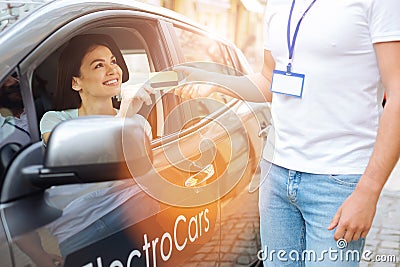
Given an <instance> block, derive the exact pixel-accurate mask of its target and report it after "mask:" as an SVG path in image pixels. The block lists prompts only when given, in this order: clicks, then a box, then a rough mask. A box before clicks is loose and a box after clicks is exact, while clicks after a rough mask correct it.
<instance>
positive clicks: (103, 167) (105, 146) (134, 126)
mask: <svg viewBox="0 0 400 267" xmlns="http://www.w3.org/2000/svg"><path fill="white" fill-rule="evenodd" d="M151 167H152V151H151V148H150V142H149V139H148V137H147V135H146V134H145V132H144V125H143V124H142V123H140V122H138V121H137V120H134V119H131V118H126V119H125V118H115V117H109V116H90V117H82V118H78V119H75V120H70V121H65V122H63V123H61V124H59V125H58V126H57V127H56V128H55V129H54V130H53V132H52V133H51V135H50V138H49V141H48V144H47V148H46V152H45V159H44V163H43V168H42V169H41V171H40V175H39V177H38V178H37V179H36V181H35V184H36V185H39V186H40V187H48V186H53V185H60V184H70V183H78V182H80V183H82V182H83V183H89V182H102V181H110V180H117V179H127V178H131V177H132V176H140V175H143V174H145V173H147V172H148V171H149V170H150V168H151Z"/></svg>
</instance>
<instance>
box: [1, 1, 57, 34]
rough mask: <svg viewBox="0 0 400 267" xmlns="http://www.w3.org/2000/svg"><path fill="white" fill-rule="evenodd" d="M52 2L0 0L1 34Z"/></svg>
mask: <svg viewBox="0 0 400 267" xmlns="http://www.w3.org/2000/svg"><path fill="white" fill-rule="evenodd" d="M49 1H50V0H21V1H20V0H5V1H1V0H0V32H3V31H4V30H5V29H7V28H9V27H10V26H11V25H12V24H13V23H14V22H16V21H17V20H20V19H21V18H23V17H25V16H26V15H28V14H29V13H31V12H32V11H33V10H35V9H37V8H38V7H40V6H42V5H44V4H45V3H46V2H49Z"/></svg>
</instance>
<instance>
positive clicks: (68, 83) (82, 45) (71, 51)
mask: <svg viewBox="0 0 400 267" xmlns="http://www.w3.org/2000/svg"><path fill="white" fill-rule="evenodd" d="M97 45H102V46H105V47H108V49H110V51H111V53H113V55H114V56H115V58H116V59H117V63H118V65H119V66H120V68H121V69H122V82H126V81H127V80H128V79H129V72H128V68H127V66H126V63H125V60H124V58H123V56H122V54H121V51H120V49H119V48H118V46H117V44H116V43H115V42H114V40H113V39H112V38H111V37H110V36H108V35H105V34H85V35H78V36H75V37H73V38H72V39H71V40H70V41H69V42H68V44H67V46H66V47H65V48H64V49H63V51H62V53H61V55H60V57H59V60H58V68H57V88H56V93H55V101H54V110H66V109H75V108H79V107H80V105H81V98H80V96H79V92H77V91H75V90H74V89H72V77H80V67H81V64H82V60H83V57H84V56H85V55H86V53H87V52H89V51H90V49H91V48H92V47H93V46H97Z"/></svg>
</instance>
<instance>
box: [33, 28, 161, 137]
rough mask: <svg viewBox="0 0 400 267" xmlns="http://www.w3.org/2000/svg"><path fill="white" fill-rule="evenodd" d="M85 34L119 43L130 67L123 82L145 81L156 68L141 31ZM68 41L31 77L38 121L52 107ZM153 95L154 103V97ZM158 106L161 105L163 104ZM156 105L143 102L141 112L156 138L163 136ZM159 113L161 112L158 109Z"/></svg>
mask: <svg viewBox="0 0 400 267" xmlns="http://www.w3.org/2000/svg"><path fill="white" fill-rule="evenodd" d="M85 33H102V34H107V35H109V36H110V37H111V38H112V39H113V40H114V41H115V42H116V43H117V45H118V47H119V48H120V50H121V51H122V54H123V56H124V59H125V62H126V64H127V66H128V69H129V74H130V75H129V76H130V78H129V80H128V81H127V82H125V83H124V84H126V85H129V84H138V83H143V82H145V81H146V80H147V79H148V77H149V73H150V72H152V71H154V65H153V62H152V58H151V56H150V53H149V48H148V46H147V44H146V42H145V41H144V39H143V37H142V36H141V34H140V33H139V32H138V31H136V30H135V29H133V28H122V27H113V28H97V29H92V30H90V31H87V32H85ZM66 43H67V42H65V43H64V44H63V45H61V46H60V47H59V48H57V49H56V50H55V51H54V52H53V53H52V54H50V55H49V56H48V57H47V58H46V59H45V60H44V61H43V62H42V63H41V64H40V65H39V66H38V67H37V68H36V69H35V71H34V73H33V77H32V90H33V95H34V98H35V107H36V113H37V118H38V120H40V119H41V117H42V116H43V114H44V113H45V112H46V111H49V110H52V108H53V99H54V97H55V89H56V80H57V62H58V58H59V56H60V54H61V52H62V50H63V49H64V47H65V46H66ZM156 97H159V96H157V95H155V96H154V95H153V96H152V98H153V103H154V102H155V101H154V100H155V98H156ZM113 102H114V107H115V108H118V107H119V102H118V100H117V97H115V98H113ZM157 108H158V109H160V108H162V106H161V107H160V105H158V106H157ZM157 108H156V105H150V106H147V105H143V107H142V109H141V110H140V111H139V114H141V115H143V116H144V117H145V118H146V119H147V120H148V121H149V123H150V125H151V126H152V132H153V139H154V138H157V137H158V136H160V133H158V132H157V127H156V126H157V119H158V117H159V116H160V114H157ZM159 113H160V111H159Z"/></svg>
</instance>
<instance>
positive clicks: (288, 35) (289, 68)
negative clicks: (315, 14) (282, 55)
mask: <svg viewBox="0 0 400 267" xmlns="http://www.w3.org/2000/svg"><path fill="white" fill-rule="evenodd" d="M315 1H317V0H314V1H312V3H311V4H310V5H309V6H308V8H307V9H306V11H304V13H303V16H301V18H300V19H299V22H297V26H296V30H295V31H294V35H293V39H292V41H290V24H291V21H292V15H293V9H294V4H295V2H296V0H293V2H292V7H291V8H290V14H289V21H288V25H287V45H288V49H289V63H288V65H287V72H288V73H290V72H291V71H292V59H293V52H294V45H295V43H296V39H297V34H298V33H299V28H300V24H301V22H302V21H303V18H304V17H305V15H306V14H307V12H308V11H309V10H310V8H311V7H312V6H313V5H314V3H315Z"/></svg>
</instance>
